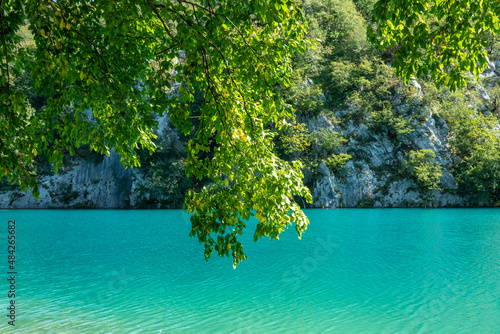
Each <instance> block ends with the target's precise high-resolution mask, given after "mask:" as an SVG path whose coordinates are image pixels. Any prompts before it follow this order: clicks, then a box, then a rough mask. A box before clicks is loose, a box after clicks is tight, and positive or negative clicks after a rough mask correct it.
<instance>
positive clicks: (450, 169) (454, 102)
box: [0, 0, 500, 208]
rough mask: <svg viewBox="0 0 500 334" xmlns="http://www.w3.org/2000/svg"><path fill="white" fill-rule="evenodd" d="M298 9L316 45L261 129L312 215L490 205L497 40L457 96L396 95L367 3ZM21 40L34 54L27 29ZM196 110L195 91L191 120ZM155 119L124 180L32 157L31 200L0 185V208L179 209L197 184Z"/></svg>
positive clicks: (23, 80) (68, 159) (89, 165)
mask: <svg viewBox="0 0 500 334" xmlns="http://www.w3.org/2000/svg"><path fill="white" fill-rule="evenodd" d="M302 2H303V4H302V6H303V11H304V14H305V16H306V18H307V20H308V24H309V29H308V38H309V39H310V40H311V41H314V43H315V45H316V46H315V47H314V48H310V49H309V50H307V51H306V52H305V53H303V54H296V56H295V59H294V69H295V71H294V74H293V78H292V81H291V83H290V85H289V86H288V87H278V89H279V91H280V93H281V94H282V96H283V97H284V99H285V101H286V102H287V103H288V104H289V105H290V107H291V108H293V109H294V111H295V118H294V119H289V120H288V125H287V126H286V127H284V128H282V129H271V130H272V131H274V133H275V137H274V144H275V146H274V149H275V152H276V154H277V155H278V156H279V157H281V158H283V159H285V160H287V161H294V160H300V161H301V162H302V164H303V166H304V169H303V172H304V176H305V179H304V181H305V184H306V185H307V186H308V188H309V189H310V190H311V192H312V194H313V204H312V206H314V207H436V206H499V205H500V126H499V118H500V81H499V76H500V38H499V37H498V36H493V35H488V36H486V37H487V39H488V46H487V50H488V58H489V62H490V64H489V67H488V68H486V69H485V71H484V72H483V73H482V74H481V75H480V80H479V81H477V80H475V77H474V75H473V74H470V76H469V79H468V83H467V87H466V88H463V89H459V90H457V91H450V90H449V89H447V88H443V87H437V86H436V85H435V83H433V81H432V80H431V79H430V77H425V76H424V77H423V78H421V79H419V80H418V82H417V81H416V80H413V81H411V82H410V84H408V85H405V84H404V82H403V81H402V80H401V79H399V78H398V76H397V75H396V73H395V70H394V69H393V67H392V66H391V64H392V63H393V62H394V54H393V52H394V50H391V49H389V50H386V51H384V52H381V51H380V50H378V49H377V48H375V47H374V46H373V45H372V44H371V43H369V41H368V40H367V35H366V31H367V29H366V28H367V25H368V22H369V21H370V15H371V9H372V6H373V4H374V3H375V1H374V0H304V1H302ZM22 35H23V43H25V45H26V46H28V47H33V48H34V47H35V46H34V45H35V44H34V41H33V39H32V36H31V33H30V31H29V29H28V27H27V25H25V26H24V27H23V28H22ZM179 59H180V61H182V56H181V55H180V56H179ZM31 75H32V74H31V73H29V71H24V72H22V73H20V75H18V76H16V77H14V78H12V84H13V85H14V86H15V87H17V88H20V89H21V90H22V91H23V92H24V93H25V94H26V95H27V99H26V105H27V106H28V109H29V110H30V113H31V114H30V115H35V114H36V113H37V112H40V111H41V110H43V109H44V108H45V106H46V104H47V99H50V97H49V96H43V95H40V94H38V92H37V91H36V90H35V89H34V88H33V87H32V76H31ZM201 100H202V92H199V94H198V96H197V97H196V98H195V100H194V102H192V105H191V107H192V109H193V110H195V111H196V108H197V106H199V104H201V103H202V102H201ZM66 108H67V112H70V111H71V106H67V107H66ZM30 115H28V117H30ZM158 121H159V123H160V128H159V129H158V130H157V134H158V139H157V142H156V145H157V149H156V152H155V153H154V154H152V155H150V154H149V152H147V151H140V152H139V154H140V163H141V167H139V168H135V169H133V170H132V171H130V170H124V169H123V168H122V167H121V166H119V163H117V161H119V158H118V157H116V156H114V155H113V153H112V155H111V157H107V156H104V155H102V154H99V153H96V152H93V151H92V150H91V149H90V147H89V146H88V145H83V146H80V147H79V148H78V149H77V150H76V151H75V152H65V155H64V167H63V169H61V170H60V171H59V173H58V174H57V175H54V173H53V166H52V165H51V163H50V162H49V161H48V160H47V159H46V158H45V157H44V155H40V156H38V157H37V173H38V177H39V183H40V185H41V190H40V194H41V199H40V202H38V201H37V200H34V199H33V198H31V197H30V195H28V196H26V195H24V194H23V193H22V192H21V191H20V190H19V188H18V187H17V186H16V185H11V184H10V183H9V182H7V180H6V179H5V178H4V179H3V180H2V182H1V184H0V206H2V207H73V208H92V207H134V208H180V207H182V203H183V200H184V197H185V195H186V192H187V190H188V189H191V188H194V189H199V188H200V187H203V186H204V185H206V183H207V181H206V180H204V179H202V180H198V179H192V178H188V177H186V175H185V173H184V170H185V167H186V153H185V143H186V142H187V140H189V139H190V138H189V136H186V135H183V134H181V133H179V132H177V131H176V130H174V128H173V126H171V125H170V124H169V120H168V116H166V117H162V118H160V119H159V120H158ZM269 127H271V125H269ZM70 153H73V154H70ZM117 196H118V197H117ZM108 197H114V199H113V200H109V198H108ZM297 202H298V203H301V204H302V205H303V206H305V207H307V206H309V204H307V203H305V202H304V201H301V200H300V199H297ZM37 203H38V204H37ZM39 203H43V204H42V205H41V206H40V204H39Z"/></svg>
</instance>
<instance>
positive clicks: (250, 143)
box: [0, 0, 500, 265]
mask: <svg viewBox="0 0 500 334" xmlns="http://www.w3.org/2000/svg"><path fill="white" fill-rule="evenodd" d="M0 7H1V9H2V10H1V11H0V25H1V35H2V40H1V41H0V43H1V47H0V60H1V63H0V70H1V75H0V99H1V107H0V108H1V109H0V132H1V133H2V137H1V138H0V154H1V161H0V173H2V174H3V175H5V176H6V177H7V178H8V179H10V180H11V181H12V182H14V183H17V184H19V185H20V186H21V188H22V189H23V190H27V189H29V188H31V189H32V191H33V193H34V195H35V196H37V193H38V189H37V185H36V180H35V176H36V171H35V167H34V162H33V159H34V157H36V156H37V155H39V154H41V153H42V152H43V154H45V155H47V156H48V157H49V159H50V161H51V162H53V163H54V168H55V170H56V171H57V169H59V168H60V167H61V166H62V157H63V153H64V151H65V150H67V151H69V152H70V153H72V152H74V150H75V149H76V148H78V147H79V146H80V145H82V144H87V143H88V144H90V146H91V147H92V149H94V150H96V151H98V152H102V153H108V152H109V150H110V149H111V148H113V149H114V150H115V151H116V152H117V153H118V154H120V156H121V157H122V162H123V163H124V164H125V165H129V166H137V165H138V159H137V156H136V151H135V149H136V148H139V147H141V148H146V149H148V150H150V151H153V150H154V143H153V140H154V139H155V136H154V134H153V129H154V128H155V127H156V126H157V123H156V121H155V115H162V114H163V113H164V112H168V114H169V117H170V119H171V121H172V122H173V124H174V125H175V126H176V127H177V128H178V129H179V130H180V131H182V132H183V133H184V134H193V135H194V136H193V139H192V140H190V141H189V142H188V144H187V148H186V149H187V168H186V172H187V174H188V175H190V176H195V177H198V178H200V179H201V178H208V179H210V180H211V182H210V186H208V187H206V188H204V189H202V190H201V191H199V192H195V191H190V192H189V193H188V196H187V198H186V201H185V207H186V209H187V211H188V212H190V213H191V214H192V215H191V222H192V231H191V235H192V236H197V237H198V239H199V240H200V242H201V243H203V244H204V245H205V257H206V258H208V257H209V256H210V254H212V253H213V252H214V251H215V252H217V253H218V255H220V256H223V255H227V256H229V255H230V254H231V255H232V257H233V260H234V265H237V264H238V263H239V262H240V261H241V260H243V259H245V258H246V257H245V255H244V252H243V247H242V245H241V243H240V242H239V241H238V238H237V237H238V235H240V234H241V233H242V232H243V230H244V228H245V221H246V220H247V219H249V218H250V216H255V217H256V218H257V219H258V220H259V223H258V225H257V228H256V231H255V234H254V239H255V240H257V239H258V238H259V237H262V236H268V237H270V238H271V239H273V238H275V239H277V238H278V237H279V234H280V233H281V232H282V231H283V230H284V229H285V228H286V227H287V226H288V225H289V224H292V223H295V229H296V230H297V233H298V235H299V237H300V235H301V233H302V232H303V231H304V230H305V229H306V227H307V224H308V220H307V218H306V217H305V215H304V214H303V212H302V211H301V210H300V207H299V206H298V205H297V203H295V200H294V196H302V197H305V199H306V200H307V201H311V195H310V193H309V191H308V189H307V188H306V187H305V186H304V185H303V184H302V174H301V166H300V164H299V163H291V164H289V163H287V162H285V161H283V160H280V159H279V158H277V157H276V156H275V155H274V154H273V153H272V133H271V132H270V131H269V130H268V128H267V127H266V125H267V124H272V125H273V126H275V127H278V128H280V127H281V126H283V125H284V124H285V121H286V119H288V118H290V117H291V116H292V111H291V109H290V108H287V106H286V105H285V104H284V103H283V101H282V100H281V99H280V97H279V94H278V93H277V88H278V87H281V86H283V85H287V83H288V80H289V76H290V72H291V57H292V56H293V54H294V53H295V52H303V51H304V50H305V49H306V48H307V47H308V46H310V44H311V43H309V42H308V41H306V40H305V38H304V35H305V28H306V23H305V20H304V18H303V15H302V12H301V9H300V8H299V5H298V3H297V1H294V0H256V1H237V0H235V1H211V0H189V1H184V0H176V1H169V0H167V1H160V0H141V1H133V0H124V1H112V0H94V1H82V0H80V1H73V0H57V1H55V0H43V1H42V0H0ZM499 10H500V9H499V5H498V3H497V2H482V1H464V0H460V1H454V2H451V3H449V2H444V1H433V2H431V1H416V0H413V1H411V0H410V1H400V0H380V1H378V3H377V4H376V5H375V7H374V12H373V16H372V17H373V20H374V21H373V25H372V27H371V30H370V36H371V38H372V41H373V42H375V43H377V44H378V45H379V46H381V47H382V48H384V47H387V46H391V47H393V48H395V50H396V52H395V55H396V63H395V66H396V68H397V70H398V72H399V73H400V75H401V76H402V77H404V78H405V79H407V80H408V79H410V78H411V77H412V76H413V75H422V74H431V75H433V76H434V77H435V78H436V80H437V81H438V82H439V83H443V84H446V85H448V86H450V87H452V88H454V87H457V86H458V85H461V84H464V80H463V75H462V74H461V71H464V70H474V69H476V68H481V67H482V66H484V64H485V61H486V58H485V54H484V52H483V48H484V44H483V42H482V37H481V35H480V34H479V33H480V32H484V31H487V30H491V31H494V32H497V31H498V30H499V27H498V17H499V16H500V15H499ZM465 14H467V15H466V16H463V15H465ZM463 17H467V20H464V19H463ZM25 19H27V20H28V21H29V23H30V30H31V32H32V33H33V36H34V39H35V42H36V48H35V49H33V50H30V49H29V48H26V47H23V46H22V45H21V44H20V43H19V42H20V38H19V37H17V35H16V33H17V31H18V30H19V27H20V26H21V25H22V24H23V22H24V20H25ZM28 59H34V61H33V62H28ZM27 64H32V65H29V66H31V68H30V71H31V73H32V75H33V78H34V84H35V86H36V88H37V89H38V90H39V92H40V93H42V94H45V95H47V96H49V101H48V107H47V108H46V109H45V110H44V111H43V112H42V113H39V114H37V115H35V116H34V117H29V115H28V113H27V108H26V104H25V100H24V97H23V96H22V94H21V93H20V92H16V91H13V89H12V87H11V84H10V82H11V79H12V76H13V75H16V73H18V72H19V71H21V70H22V69H23V67H26V66H27ZM476 73H477V72H476ZM178 84H180V86H178ZM174 86H176V87H177V86H178V92H177V88H176V89H173V87H174ZM196 90H198V91H201V92H203V103H202V106H201V108H200V112H199V118H198V119H197V121H196V122H195V123H193V122H192V121H191V120H192V117H193V115H192V111H191V109H190V107H189V102H190V101H192V100H193V95H194V92H195V91H196ZM174 91H175V92H174ZM174 93H175V94H174ZM68 106H71V108H68ZM89 110H91V113H92V117H89V115H90V114H89V112H88V111H89Z"/></svg>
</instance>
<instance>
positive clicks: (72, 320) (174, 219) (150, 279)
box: [0, 209, 500, 334]
mask: <svg viewBox="0 0 500 334" xmlns="http://www.w3.org/2000/svg"><path fill="white" fill-rule="evenodd" d="M306 214H307V215H308V217H309V219H310V221H311V224H310V226H309V228H308V230H307V231H306V232H305V233H304V235H303V237H302V240H299V239H298V238H297V235H296V233H295V230H294V229H292V228H290V229H288V230H287V231H286V232H285V233H284V234H283V235H282V237H281V238H280V240H279V241H272V242H271V241H269V240H259V241H258V242H257V243H254V242H253V241H252V233H253V228H254V227H255V224H256V223H255V222H254V221H251V222H249V223H248V233H247V234H246V235H244V236H243V237H242V238H243V240H244V242H243V245H244V249H245V252H246V254H247V255H248V260H246V261H244V262H243V263H242V264H241V265H239V266H238V267H237V268H236V269H233V267H232V261H231V259H228V258H225V259H219V258H217V257H215V256H213V257H212V258H211V259H210V261H209V262H205V260H204V257H203V246H202V245H200V244H199V243H198V242H197V240H195V239H193V238H189V237H188V233H189V231H190V223H189V219H188V216H187V215H186V214H185V213H184V212H183V211H181V210H145V211H142V210H137V211H127V210H31V211H29V210H3V211H0V222H1V228H0V242H1V246H0V249H2V254H0V257H1V258H2V260H1V261H0V263H1V265H0V272H1V274H2V276H3V277H4V278H2V279H1V281H2V282H3V283H2V284H0V289H1V291H0V296H1V297H0V305H1V309H2V310H3V311H2V312H3V313H2V317H1V319H3V320H1V323H0V332H1V333H10V332H16V333H51V334H52V333H78V334H81V333H160V332H161V333H322V332H331V333H500V210H498V209H385V210H384V209H340V210H339V209H337V210H306ZM9 219H15V221H16V271H17V275H16V299H15V300H16V304H15V305H16V326H15V329H13V328H11V327H12V326H9V325H8V324H7V321H8V318H7V317H6V315H7V310H6V308H7V307H8V305H9V304H8V303H9V299H8V298H7V292H8V290H9V282H8V281H7V278H8V275H7V271H8V268H7V256H8V254H7V222H8V220H9Z"/></svg>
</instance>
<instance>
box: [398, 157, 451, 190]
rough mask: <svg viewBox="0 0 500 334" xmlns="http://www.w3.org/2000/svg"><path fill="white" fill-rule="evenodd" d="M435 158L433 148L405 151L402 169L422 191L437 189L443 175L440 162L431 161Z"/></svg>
mask: <svg viewBox="0 0 500 334" xmlns="http://www.w3.org/2000/svg"><path fill="white" fill-rule="evenodd" d="M435 158H436V154H435V153H434V151H433V150H431V149H427V150H418V151H410V152H408V153H406V159H405V161H404V162H403V171H404V172H406V173H408V174H409V175H410V177H411V178H412V179H413V180H414V181H415V183H417V185H418V186H419V187H420V188H421V189H422V190H424V191H426V192H427V191H429V190H433V189H439V184H440V183H441V177H442V176H443V172H442V166H441V164H439V163H437V162H434V161H432V160H433V159H435Z"/></svg>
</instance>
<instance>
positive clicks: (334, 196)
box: [308, 81, 467, 207]
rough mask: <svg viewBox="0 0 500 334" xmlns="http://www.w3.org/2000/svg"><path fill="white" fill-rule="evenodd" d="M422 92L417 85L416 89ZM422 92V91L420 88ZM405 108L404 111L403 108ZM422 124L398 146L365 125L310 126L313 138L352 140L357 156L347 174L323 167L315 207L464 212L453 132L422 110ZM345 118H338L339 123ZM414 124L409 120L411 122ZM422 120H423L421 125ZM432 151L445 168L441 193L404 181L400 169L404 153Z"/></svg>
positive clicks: (349, 149)
mask: <svg viewBox="0 0 500 334" xmlns="http://www.w3.org/2000/svg"><path fill="white" fill-rule="evenodd" d="M412 85H413V86H415V87H417V85H418V83H417V82H416V81H415V82H414V83H412ZM417 88H418V87H417ZM399 107H400V108H405V106H399ZM422 112H423V116H422V117H421V118H420V119H421V121H420V122H419V121H416V120H414V121H413V122H414V131H412V132H410V133H407V134H405V135H402V136H399V137H398V141H397V142H394V141H392V140H390V139H389V137H387V136H386V135H385V134H383V133H382V134H380V133H375V132H374V130H371V129H369V128H367V127H366V125H364V124H354V122H353V121H349V122H348V123H346V124H343V125H342V127H340V126H337V125H336V126H334V125H332V123H331V122H329V121H327V119H326V118H325V117H322V116H320V117H318V118H317V119H314V120H310V121H308V126H309V129H310V130H311V132H314V131H317V130H318V129H319V128H329V129H331V130H332V131H340V132H342V133H343V135H344V136H345V137H346V138H350V140H349V143H348V144H347V147H346V152H347V153H349V154H351V155H352V156H353V159H352V160H351V161H349V162H348V163H347V164H346V165H345V167H344V169H343V170H342V171H341V172H338V173H337V174H335V175H334V174H333V173H332V172H331V171H329V170H328V168H327V167H326V166H325V165H324V164H320V166H319V167H320V171H321V174H322V176H321V178H320V179H318V180H316V181H315V182H314V185H313V188H312V194H313V198H314V201H313V206H315V207H360V206H368V207H421V206H464V205H466V204H467V199H465V198H462V197H460V196H458V195H455V194H454V193H455V190H456V189H457V185H456V182H455V179H454V177H453V175H452V174H451V173H450V172H449V170H448V169H450V168H451V167H452V164H453V161H452V158H451V155H450V147H449V145H448V126H447V125H446V123H445V122H444V120H442V119H441V118H439V117H437V116H435V115H433V114H432V112H431V111H430V110H428V109H424V110H422ZM345 114H346V112H345V111H344V112H342V111H340V112H337V113H336V115H335V116H336V117H338V118H340V117H342V116H343V115H345ZM406 119H407V120H409V116H408V117H406ZM422 119H423V120H422ZM402 145H404V146H405V147H406V148H405V151H407V150H408V149H407V147H411V149H412V150H422V149H431V150H432V151H434V152H435V153H436V158H435V159H434V161H435V162H436V163H439V164H441V166H442V173H443V176H442V177H441V185H440V187H441V190H433V191H430V192H424V191H422V190H421V189H419V187H418V186H417V184H415V182H414V181H413V180H412V179H409V178H405V177H404V176H402V174H401V172H400V170H401V166H402V165H401V163H402V161H403V160H404V159H405V155H404V152H405V151H403V148H402Z"/></svg>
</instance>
